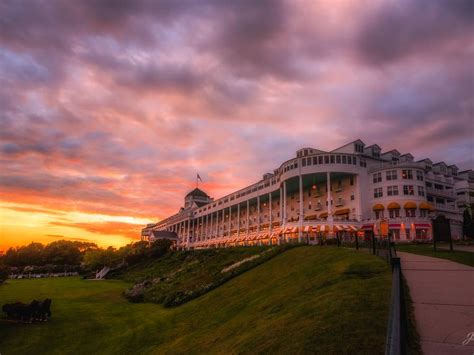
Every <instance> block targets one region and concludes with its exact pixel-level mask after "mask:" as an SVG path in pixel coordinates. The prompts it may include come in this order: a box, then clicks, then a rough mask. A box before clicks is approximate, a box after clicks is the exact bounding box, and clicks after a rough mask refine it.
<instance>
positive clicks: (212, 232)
mask: <svg viewBox="0 0 474 355" xmlns="http://www.w3.org/2000/svg"><path fill="white" fill-rule="evenodd" d="M213 215H214V213H213V212H212V213H211V231H210V233H209V237H210V238H214V223H213V221H212V216H213Z"/></svg>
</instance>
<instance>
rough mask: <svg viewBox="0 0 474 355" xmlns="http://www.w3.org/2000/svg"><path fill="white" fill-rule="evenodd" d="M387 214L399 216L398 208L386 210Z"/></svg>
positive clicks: (393, 216) (392, 216)
mask: <svg viewBox="0 0 474 355" xmlns="http://www.w3.org/2000/svg"><path fill="white" fill-rule="evenodd" d="M388 215H389V217H390V218H398V217H400V210H399V209H398V208H397V209H394V210H388Z"/></svg>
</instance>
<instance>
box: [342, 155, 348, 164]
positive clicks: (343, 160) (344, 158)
mask: <svg viewBox="0 0 474 355" xmlns="http://www.w3.org/2000/svg"><path fill="white" fill-rule="evenodd" d="M346 163H347V161H346V156H345V155H343V156H342V164H346Z"/></svg>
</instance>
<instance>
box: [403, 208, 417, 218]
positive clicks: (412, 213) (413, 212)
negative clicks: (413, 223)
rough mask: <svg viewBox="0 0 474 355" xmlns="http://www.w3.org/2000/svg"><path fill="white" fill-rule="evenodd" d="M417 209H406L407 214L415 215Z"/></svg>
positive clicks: (409, 215) (408, 215)
mask: <svg viewBox="0 0 474 355" xmlns="http://www.w3.org/2000/svg"><path fill="white" fill-rule="evenodd" d="M415 211H416V210H415V209H409V210H405V216H407V217H415Z"/></svg>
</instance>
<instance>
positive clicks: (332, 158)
mask: <svg viewBox="0 0 474 355" xmlns="http://www.w3.org/2000/svg"><path fill="white" fill-rule="evenodd" d="M331 164H334V155H331Z"/></svg>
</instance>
